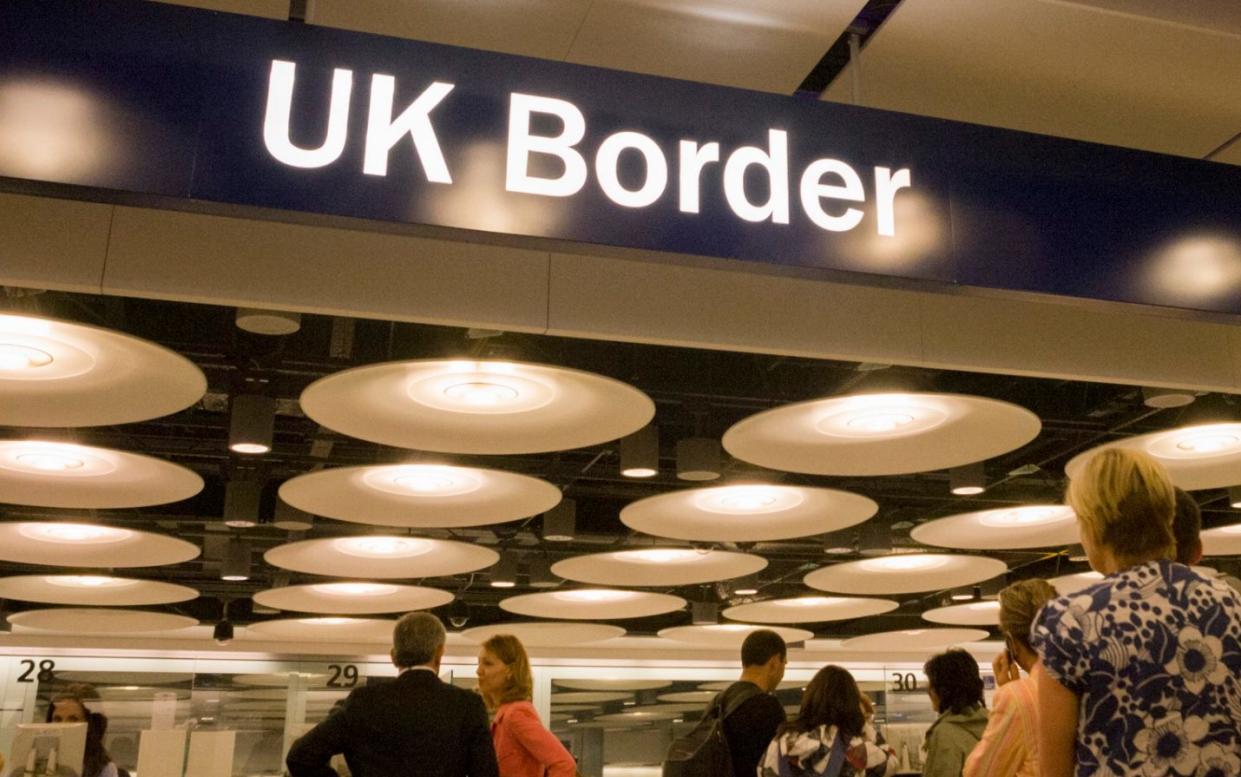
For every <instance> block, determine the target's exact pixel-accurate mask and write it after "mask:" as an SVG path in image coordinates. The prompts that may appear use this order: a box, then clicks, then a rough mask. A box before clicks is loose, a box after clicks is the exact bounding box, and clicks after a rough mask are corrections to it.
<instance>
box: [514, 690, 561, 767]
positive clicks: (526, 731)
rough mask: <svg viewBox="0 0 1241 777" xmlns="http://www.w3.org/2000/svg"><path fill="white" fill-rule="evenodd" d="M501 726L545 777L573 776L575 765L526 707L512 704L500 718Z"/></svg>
mask: <svg viewBox="0 0 1241 777" xmlns="http://www.w3.org/2000/svg"><path fill="white" fill-rule="evenodd" d="M504 725H506V726H507V727H508V729H509V731H511V732H512V734H513V737H514V739H516V740H517V742H518V743H519V744H520V745H521V746H522V747H524V748H525V749H526V752H528V753H530V755H532V756H534V760H536V761H538V762H539V765H540V766H542V767H543V768H544V770H546V772H547V777H573V775H574V774H575V773H576V771H577V762H575V761H574V760H573V756H572V755H570V754H569V751H568V750H565V749H564V745H562V744H560V740H559V739H557V738H556V736H555V735H554V734H552V732H550V731H548V730H547V729H546V728H544V727H543V722H542V721H541V720H539V716H538V714H537V713H536V712H535V711H534V707H533V706H531V705H530V704H520V703H519V704H514V705H513V708H512V709H510V710H509V711H508V714H507V715H506V716H505V718H504Z"/></svg>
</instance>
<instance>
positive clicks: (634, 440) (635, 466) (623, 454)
mask: <svg viewBox="0 0 1241 777" xmlns="http://www.w3.org/2000/svg"><path fill="white" fill-rule="evenodd" d="M620 472H621V474H622V475H624V476H625V477H627V478H651V477H655V476H656V475H658V474H659V427H657V426H653V425H651V424H648V425H646V426H644V427H642V428H641V429H639V430H638V431H636V432H634V433H633V434H630V435H626V436H625V437H622V438H621V441H620Z"/></svg>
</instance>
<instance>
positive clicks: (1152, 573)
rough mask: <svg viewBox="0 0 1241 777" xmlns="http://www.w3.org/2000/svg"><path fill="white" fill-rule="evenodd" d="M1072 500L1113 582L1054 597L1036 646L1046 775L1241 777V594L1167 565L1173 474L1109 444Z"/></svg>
mask: <svg viewBox="0 0 1241 777" xmlns="http://www.w3.org/2000/svg"><path fill="white" fill-rule="evenodd" d="M1067 500H1068V503H1069V506H1070V507H1072V508H1073V510H1074V512H1076V513H1077V520H1078V525H1079V527H1080V529H1081V538H1082V546H1083V547H1084V548H1085V550H1086V556H1087V558H1088V559H1089V560H1090V566H1091V567H1093V568H1094V569H1095V571H1097V572H1101V573H1103V575H1104V578H1103V580H1102V581H1101V582H1099V583H1096V584H1095V585H1092V586H1090V587H1089V588H1086V589H1084V590H1081V591H1078V592H1076V593H1074V594H1072V595H1069V596H1064V597H1061V598H1059V599H1054V600H1052V601H1051V602H1050V603H1049V604H1048V605H1047V606H1046V607H1044V608H1043V611H1042V613H1041V614H1040V615H1039V620H1038V623H1037V624H1036V625H1035V628H1034V632H1033V635H1032V637H1031V643H1032V644H1033V646H1034V649H1035V650H1036V651H1037V652H1038V654H1039V659H1040V662H1041V665H1040V667H1038V668H1036V669H1035V677H1036V683H1037V687H1038V694H1037V695H1038V707H1039V724H1040V725H1039V765H1040V768H1041V770H1042V774H1043V775H1045V776H1046V777H1068V776H1069V775H1072V774H1074V773H1076V774H1077V775H1081V776H1083V777H1084V775H1088V774H1134V775H1138V774H1140V775H1167V774H1176V775H1203V776H1205V775H1214V774H1220V775H1224V774H1241V736H1239V735H1238V731H1241V598H1239V597H1238V594H1237V592H1236V591H1233V590H1232V589H1231V588H1229V587H1228V586H1227V585H1225V584H1224V583H1222V582H1219V581H1217V580H1212V579H1208V578H1205V577H1203V576H1201V575H1199V574H1198V573H1197V572H1195V571H1194V570H1192V569H1190V568H1189V567H1187V566H1185V565H1183V564H1178V563H1176V562H1174V561H1172V560H1171V559H1172V558H1173V556H1174V554H1175V552H1176V543H1175V540H1174V539H1173V534H1172V516H1173V510H1174V505H1175V502H1176V497H1175V495H1174V493H1173V490H1172V483H1171V481H1170V480H1169V478H1168V474H1167V472H1165V471H1164V469H1163V467H1162V466H1160V465H1159V464H1158V463H1157V462H1156V461H1155V460H1154V459H1152V458H1151V457H1150V456H1148V455H1146V454H1145V453H1141V452H1138V451H1132V450H1125V449H1120V448H1110V449H1105V450H1103V451H1100V452H1099V453H1097V454H1095V456H1094V457H1093V458H1091V460H1090V461H1089V462H1088V463H1087V464H1086V466H1085V468H1084V469H1083V470H1082V472H1081V473H1080V474H1079V475H1078V476H1077V477H1075V478H1073V480H1072V481H1071V482H1070V483H1069V490H1068V494H1067Z"/></svg>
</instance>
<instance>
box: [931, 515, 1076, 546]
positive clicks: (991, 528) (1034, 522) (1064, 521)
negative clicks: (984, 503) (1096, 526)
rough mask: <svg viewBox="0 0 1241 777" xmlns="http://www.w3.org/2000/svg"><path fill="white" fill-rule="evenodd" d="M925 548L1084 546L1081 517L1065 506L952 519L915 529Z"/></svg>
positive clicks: (935, 521)
mask: <svg viewBox="0 0 1241 777" xmlns="http://www.w3.org/2000/svg"><path fill="white" fill-rule="evenodd" d="M909 536H910V537H912V538H913V539H914V541H916V542H920V543H922V544H923V545H936V546H938V547H941V548H956V549H958V550H1017V549H1021V548H1049V547H1058V546H1064V545H1073V544H1075V543H1077V542H1080V541H1081V540H1080V538H1079V535H1078V530H1077V516H1076V515H1074V514H1073V510H1072V509H1071V508H1069V507H1065V506H1064V505H1022V506H1020V507H1001V508H998V509H994V510H979V511H975V512H969V513H961V514H959V515H950V516H948V517H947V518H939V519H937V520H934V521H929V522H927V523H924V524H922V525H920V526H916V527H914V529H913V531H911V532H910V535H909Z"/></svg>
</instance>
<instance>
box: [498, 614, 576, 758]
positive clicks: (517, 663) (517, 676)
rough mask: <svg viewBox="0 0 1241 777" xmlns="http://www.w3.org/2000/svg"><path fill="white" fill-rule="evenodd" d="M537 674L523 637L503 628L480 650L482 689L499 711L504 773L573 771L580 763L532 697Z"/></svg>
mask: <svg viewBox="0 0 1241 777" xmlns="http://www.w3.org/2000/svg"><path fill="white" fill-rule="evenodd" d="M533 685H534V680H533V678H532V677H531V675H530V659H529V658H528V657H527V656H526V649H525V648H524V647H522V644H521V641H520V640H518V639H517V637H514V636H512V635H511V634H497V635H495V636H494V637H492V638H491V639H489V640H487V641H486V642H484V643H483V646H482V649H481V650H480V651H479V652H478V690H479V692H481V693H482V695H483V701H485V702H486V703H487V709H489V710H493V711H494V712H495V721H494V722H493V723H492V724H491V740H492V743H493V744H494V745H495V749H496V760H497V761H498V762H499V764H500V777H544V775H546V776H547V777H573V775H574V773H575V772H576V770H577V764H576V763H575V762H574V760H573V756H572V755H570V754H569V751H568V750H565V748H564V745H562V744H560V740H559V739H557V738H556V737H555V736H553V735H552V733H551V732H550V731H548V730H547V729H546V728H544V727H543V723H542V722H541V721H540V720H539V716H538V713H536V712H535V711H534V705H533V704H531V703H530V697H531V689H532V688H533Z"/></svg>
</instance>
